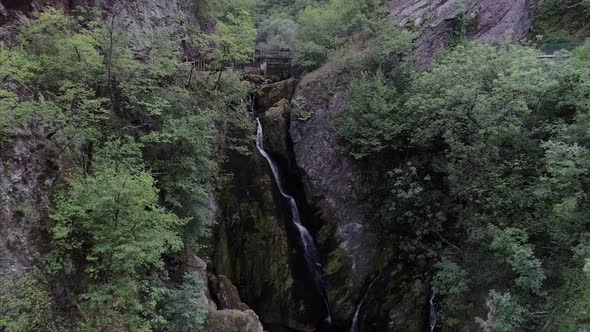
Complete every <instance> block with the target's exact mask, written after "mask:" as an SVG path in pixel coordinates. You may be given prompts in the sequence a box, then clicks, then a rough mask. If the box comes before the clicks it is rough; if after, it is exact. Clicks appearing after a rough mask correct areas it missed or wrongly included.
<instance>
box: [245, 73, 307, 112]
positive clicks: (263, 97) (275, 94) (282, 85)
mask: <svg viewBox="0 0 590 332" xmlns="http://www.w3.org/2000/svg"><path fill="white" fill-rule="evenodd" d="M296 85H297V81H296V80H295V79H294V78H290V79H288V80H284V81H278V82H275V83H270V84H264V85H261V86H260V87H259V88H258V89H257V90H256V94H255V99H254V106H255V111H256V112H264V111H266V110H267V109H269V108H271V107H272V106H273V105H274V104H276V103H277V102H279V101H281V100H282V99H291V96H293V91H294V90H295V86H296Z"/></svg>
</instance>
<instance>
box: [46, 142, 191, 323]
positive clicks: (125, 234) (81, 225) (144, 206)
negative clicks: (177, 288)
mask: <svg viewBox="0 0 590 332" xmlns="http://www.w3.org/2000/svg"><path fill="white" fill-rule="evenodd" d="M108 150H110V149H106V150H105V149H103V150H102V151H100V152H99V154H105V155H106V156H110V158H108V157H107V158H103V160H107V159H111V160H119V159H120V154H119V153H118V151H116V150H115V151H108ZM154 184H155V183H154V180H153V178H152V177H151V175H150V174H149V173H147V172H145V171H142V170H138V169H133V167H129V166H128V165H126V164H121V165H119V166H118V167H117V166H113V165H99V166H98V167H97V170H96V172H95V173H94V174H92V175H90V176H87V177H78V178H76V179H74V181H73V182H72V183H71V189H70V191H69V192H68V194H67V195H64V196H61V197H59V198H58V200H57V204H56V208H55V210H54V211H53V212H52V213H51V219H52V220H53V221H54V222H55V225H54V226H53V227H52V229H51V234H52V236H53V241H54V242H53V243H54V246H55V252H54V253H55V254H54V256H53V257H54V261H53V262H52V265H53V267H54V269H55V268H60V267H61V266H63V264H66V263H67V264H71V263H74V264H79V265H78V266H79V267H80V268H81V269H83V270H82V271H80V272H83V273H85V274H87V276H88V277H89V278H90V280H91V282H90V284H89V285H88V287H87V288H86V289H85V290H84V292H83V294H82V295H81V299H82V300H83V302H82V307H81V310H82V314H83V315H84V316H85V318H86V319H85V320H84V322H83V324H84V326H87V327H93V328H107V327H113V326H121V327H125V328H128V329H148V328H149V326H150V320H151V319H154V316H155V315H156V313H155V305H153V304H150V302H149V301H148V302H146V301H144V300H143V298H144V296H147V297H148V298H149V296H153V295H151V294H152V293H153V292H154V291H155V290H153V289H151V288H150V287H149V284H150V282H149V279H147V278H146V277H147V276H149V273H147V272H148V271H153V272H154V273H157V272H161V271H162V268H163V267H164V265H163V261H162V255H163V254H165V253H169V252H176V251H178V250H180V249H181V247H182V240H181V238H180V237H179V234H178V229H179V227H180V226H181V225H183V224H184V223H186V220H182V219H179V218H178V217H177V216H175V215H174V214H171V213H169V212H166V211H165V210H164V209H162V208H161V207H159V206H158V205H157V202H158V193H157V190H156V188H155V186H154ZM78 257H80V259H81V261H78Z"/></svg>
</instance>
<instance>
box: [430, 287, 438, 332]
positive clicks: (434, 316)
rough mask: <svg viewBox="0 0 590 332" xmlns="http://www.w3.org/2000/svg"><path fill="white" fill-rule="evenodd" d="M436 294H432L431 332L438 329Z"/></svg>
mask: <svg viewBox="0 0 590 332" xmlns="http://www.w3.org/2000/svg"><path fill="white" fill-rule="evenodd" d="M435 295H436V294H435V292H434V291H432V294H430V301H429V303H430V332H434V328H435V327H436V318H437V317H436V306H435V304H434V296H435Z"/></svg>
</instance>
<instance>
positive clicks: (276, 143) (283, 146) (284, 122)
mask: <svg viewBox="0 0 590 332" xmlns="http://www.w3.org/2000/svg"><path fill="white" fill-rule="evenodd" d="M290 110H291V106H290V104H289V100H287V99H282V100H281V101H279V102H278V103H276V104H275V105H274V106H273V107H271V108H269V109H268V110H267V111H266V112H264V115H263V116H262V119H263V121H264V123H263V125H264V148H265V150H266V151H268V152H269V153H270V154H272V155H275V156H278V157H280V158H282V159H283V160H289V159H290V151H289V146H288V144H289V129H288V128H289V118H290Z"/></svg>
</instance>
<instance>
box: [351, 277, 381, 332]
mask: <svg viewBox="0 0 590 332" xmlns="http://www.w3.org/2000/svg"><path fill="white" fill-rule="evenodd" d="M379 276H380V275H378V276H377V277H376V278H375V279H373V281H372V282H371V284H370V285H369V288H367V292H366V293H365V296H363V298H362V299H361V302H359V304H358V305H357V306H356V310H355V311H354V317H353V318H352V325H351V326H350V332H358V330H359V326H358V323H359V314H360V312H361V307H362V306H363V304H364V303H365V300H366V299H367V296H369V292H371V288H373V285H374V284H375V282H376V281H377V279H379Z"/></svg>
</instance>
